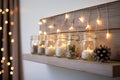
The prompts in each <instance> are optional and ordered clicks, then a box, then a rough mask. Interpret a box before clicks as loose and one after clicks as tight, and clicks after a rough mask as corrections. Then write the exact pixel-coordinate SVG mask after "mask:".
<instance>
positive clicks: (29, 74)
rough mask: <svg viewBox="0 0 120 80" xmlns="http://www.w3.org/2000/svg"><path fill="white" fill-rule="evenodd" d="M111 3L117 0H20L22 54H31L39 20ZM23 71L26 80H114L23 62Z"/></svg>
mask: <svg viewBox="0 0 120 80" xmlns="http://www.w3.org/2000/svg"><path fill="white" fill-rule="evenodd" d="M111 1H115V0H20V6H21V16H20V18H21V42H22V44H21V45H22V53H23V54H26V53H28V54H30V37H31V35H36V34H38V31H39V25H38V22H39V19H41V18H43V17H48V16H53V15H56V14H61V13H65V12H68V11H73V10H77V9H81V8H85V7H89V6H93V5H98V4H103V3H107V2H111ZM23 69H24V71H23V72H24V80H113V78H109V77H105V76H98V75H94V74H89V73H85V72H80V71H75V70H69V69H64V68H58V67H55V66H50V65H45V64H39V63H35V62H30V61H23ZM119 79H120V78H119ZM114 80H118V79H117V78H116V79H114Z"/></svg>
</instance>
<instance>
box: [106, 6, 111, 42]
mask: <svg viewBox="0 0 120 80" xmlns="http://www.w3.org/2000/svg"><path fill="white" fill-rule="evenodd" d="M105 7H106V16H107V19H106V20H107V26H106V30H107V31H106V39H107V40H109V39H110V38H111V33H110V32H109V11H108V5H107V4H106V6H105Z"/></svg>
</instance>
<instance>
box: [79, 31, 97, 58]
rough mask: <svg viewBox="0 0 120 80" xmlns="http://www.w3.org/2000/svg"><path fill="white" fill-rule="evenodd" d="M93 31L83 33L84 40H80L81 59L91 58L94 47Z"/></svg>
mask: <svg viewBox="0 0 120 80" xmlns="http://www.w3.org/2000/svg"><path fill="white" fill-rule="evenodd" d="M95 46H96V44H95V33H90V32H86V33H84V40H83V41H82V56H81V58H82V59H85V60H93V55H94V49H95Z"/></svg>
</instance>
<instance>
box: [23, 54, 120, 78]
mask: <svg viewBox="0 0 120 80" xmlns="http://www.w3.org/2000/svg"><path fill="white" fill-rule="evenodd" d="M23 59H24V60H28V61H33V62H38V63H43V64H49V65H54V66H58V67H63V68H68V69H74V70H80V71H85V72H89V73H94V74H98V75H104V76H109V77H120V62H110V63H98V62H88V61H83V60H73V59H66V58H57V57H48V56H44V55H31V54H24V55H23Z"/></svg>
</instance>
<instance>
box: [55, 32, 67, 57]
mask: <svg viewBox="0 0 120 80" xmlns="http://www.w3.org/2000/svg"><path fill="white" fill-rule="evenodd" d="M66 44H67V36H66V35H65V34H58V35H57V41H56V51H55V52H56V56H57V57H65V54H66V47H67V46H66Z"/></svg>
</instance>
